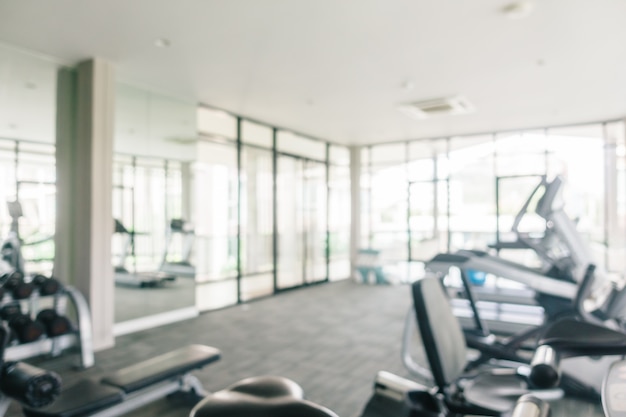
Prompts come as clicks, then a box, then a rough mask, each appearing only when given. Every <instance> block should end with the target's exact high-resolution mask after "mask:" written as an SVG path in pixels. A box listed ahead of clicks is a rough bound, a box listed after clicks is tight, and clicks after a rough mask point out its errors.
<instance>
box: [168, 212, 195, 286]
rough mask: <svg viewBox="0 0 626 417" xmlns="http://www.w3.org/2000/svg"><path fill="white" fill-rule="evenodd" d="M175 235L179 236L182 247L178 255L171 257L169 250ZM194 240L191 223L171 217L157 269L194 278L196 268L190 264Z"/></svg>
mask: <svg viewBox="0 0 626 417" xmlns="http://www.w3.org/2000/svg"><path fill="white" fill-rule="evenodd" d="M176 235H179V236H181V239H182V248H181V250H180V257H179V258H177V259H173V258H172V256H171V254H170V251H171V247H172V246H173V241H174V237H175V236H176ZM194 240H195V232H194V229H193V226H192V225H191V223H189V222H186V221H184V220H183V219H172V220H171V221H170V224H169V228H168V232H167V236H166V239H165V251H164V253H163V259H162V261H161V266H160V267H159V270H160V271H163V272H165V273H168V274H173V275H176V276H181V277H191V278H194V277H195V276H196V268H195V266H194V265H192V264H191V250H192V248H193V242H194Z"/></svg>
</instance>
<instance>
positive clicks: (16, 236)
mask: <svg viewBox="0 0 626 417" xmlns="http://www.w3.org/2000/svg"><path fill="white" fill-rule="evenodd" d="M7 207H8V209H9V216H11V228H10V230H9V234H8V235H7V237H6V238H5V239H4V241H3V242H2V246H1V247H0V254H1V256H2V261H3V263H4V266H3V269H4V270H5V271H17V272H21V273H22V274H23V273H24V258H23V256H22V239H21V238H20V222H19V220H20V217H22V216H23V215H24V214H23V212H22V205H21V204H20V203H19V201H9V202H7Z"/></svg>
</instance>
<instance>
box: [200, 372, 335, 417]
mask: <svg viewBox="0 0 626 417" xmlns="http://www.w3.org/2000/svg"><path fill="white" fill-rule="evenodd" d="M302 398H303V392H302V388H300V386H299V385H298V384H296V383H295V382H293V381H292V380H290V379H288V378H283V377H277V376H263V377H254V378H247V379H244V380H242V381H240V382H237V383H235V384H234V385H231V386H230V387H228V388H226V389H223V390H221V391H218V392H216V393H214V394H211V395H209V396H208V397H206V398H205V399H203V400H202V401H200V402H199V403H198V404H197V405H196V406H195V407H194V408H193V410H192V411H191V414H190V417H337V415H336V414H335V413H333V412H332V411H330V410H329V409H327V408H325V407H322V406H320V405H318V404H315V403H312V402H310V401H307V400H304V399H302Z"/></svg>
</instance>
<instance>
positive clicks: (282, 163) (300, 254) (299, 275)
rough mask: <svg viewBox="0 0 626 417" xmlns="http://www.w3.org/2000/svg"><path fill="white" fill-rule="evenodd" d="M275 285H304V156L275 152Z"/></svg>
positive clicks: (279, 287)
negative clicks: (298, 156) (276, 258)
mask: <svg viewBox="0 0 626 417" xmlns="http://www.w3.org/2000/svg"><path fill="white" fill-rule="evenodd" d="M277 163H278V167H277V168H278V172H277V177H276V189H277V193H278V196H279V197H278V201H277V206H276V214H277V216H276V217H277V225H276V226H277V237H276V238H277V239H278V261H277V273H276V287H277V289H280V290H282V289H286V288H293V287H298V286H301V285H304V283H305V281H304V274H305V273H304V256H305V255H304V252H305V249H304V242H305V239H306V236H305V234H304V214H305V211H304V210H303V207H304V195H305V193H304V181H303V179H304V165H305V163H304V160H302V159H298V158H293V157H289V156H282V155H280V156H278V161H277Z"/></svg>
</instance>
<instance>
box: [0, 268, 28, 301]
mask: <svg viewBox="0 0 626 417" xmlns="http://www.w3.org/2000/svg"><path fill="white" fill-rule="evenodd" d="M2 281H3V282H4V289H5V290H6V291H8V292H10V293H11V295H13V298H15V299H16V300H22V299H24V298H28V297H30V295H31V294H32V293H33V288H34V287H33V285H32V284H30V283H28V282H24V274H22V273H21V272H19V271H14V272H11V273H8V274H5V275H4V276H3V277H2Z"/></svg>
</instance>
